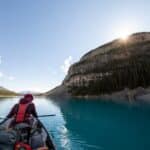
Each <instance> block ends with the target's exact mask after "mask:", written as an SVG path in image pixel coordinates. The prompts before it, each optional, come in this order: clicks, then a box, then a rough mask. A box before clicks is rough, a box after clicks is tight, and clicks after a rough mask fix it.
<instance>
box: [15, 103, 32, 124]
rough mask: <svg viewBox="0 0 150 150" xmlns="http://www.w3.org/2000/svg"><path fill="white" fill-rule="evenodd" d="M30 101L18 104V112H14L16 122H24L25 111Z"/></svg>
mask: <svg viewBox="0 0 150 150" xmlns="http://www.w3.org/2000/svg"><path fill="white" fill-rule="evenodd" d="M30 104H31V103H27V104H21V103H20V104H19V107H18V112H17V114H16V122H17V123H21V122H24V121H25V119H26V116H27V114H26V111H27V109H28V106H29V105H30Z"/></svg>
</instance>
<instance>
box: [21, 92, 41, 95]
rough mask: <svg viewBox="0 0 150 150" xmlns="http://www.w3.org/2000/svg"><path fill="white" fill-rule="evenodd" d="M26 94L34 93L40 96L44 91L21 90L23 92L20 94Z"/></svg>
mask: <svg viewBox="0 0 150 150" xmlns="http://www.w3.org/2000/svg"><path fill="white" fill-rule="evenodd" d="M24 94H32V95H34V96H40V95H41V94H42V93H40V92H36V91H21V92H19V95H24Z"/></svg>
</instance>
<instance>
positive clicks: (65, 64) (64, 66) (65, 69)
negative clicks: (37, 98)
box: [61, 56, 72, 74]
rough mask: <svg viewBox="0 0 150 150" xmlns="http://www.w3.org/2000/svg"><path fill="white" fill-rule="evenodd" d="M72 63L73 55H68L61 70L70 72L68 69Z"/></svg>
mask: <svg viewBox="0 0 150 150" xmlns="http://www.w3.org/2000/svg"><path fill="white" fill-rule="evenodd" d="M71 64H72V56H69V57H67V58H66V59H65V60H64V63H63V65H62V66H61V70H62V71H63V72H64V73H65V74H67V72H68V69H69V67H70V65H71Z"/></svg>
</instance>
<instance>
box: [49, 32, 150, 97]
mask: <svg viewBox="0 0 150 150" xmlns="http://www.w3.org/2000/svg"><path fill="white" fill-rule="evenodd" d="M149 58H150V32H141V33H135V34H132V35H130V36H129V37H128V39H127V40H123V39H116V40H113V41H112V42H109V43H106V44H104V45H102V46H100V47H98V48H96V49H93V50H91V51H89V52H88V53H86V54H85V55H83V56H82V57H81V59H80V60H79V61H78V62H76V63H74V64H73V65H71V66H70V68H69V71H68V74H67V76H66V77H65V79H64V80H63V82H62V86H63V87H65V88H67V93H68V95H70V96H71V97H94V96H96V97H97V96H98V97H101V96H102V95H105V96H106V95H107V96H106V97H108V98H111V97H112V96H113V95H114V93H115V95H116V93H118V92H122V91H124V92H123V94H124V93H126V94H124V95H125V96H124V97H127V95H128V93H130V94H129V95H132V96H131V97H132V98H134V97H135V96H136V95H138V93H139V91H144V90H143V89H145V88H149V85H150V81H149V76H150V71H149V70H150V67H149V66H150V61H149ZM57 89H58V87H57ZM135 89H136V90H135ZM56 91H57V90H55V95H56V96H57V92H56ZM133 91H134V92H133ZM148 91H149V90H145V91H144V92H140V93H147V92H148ZM59 94H60V93H59ZM62 94H63V93H62ZM123 94H121V96H122V95H123ZM50 95H52V92H51V94H49V96H50ZM66 95H67V94H66ZM109 96H110V97H109ZM121 96H120V97H121ZM129 97H130V96H129Z"/></svg>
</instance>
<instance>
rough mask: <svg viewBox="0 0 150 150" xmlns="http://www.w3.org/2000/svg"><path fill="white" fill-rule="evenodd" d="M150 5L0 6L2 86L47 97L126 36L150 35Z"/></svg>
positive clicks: (112, 0)
mask: <svg viewBox="0 0 150 150" xmlns="http://www.w3.org/2000/svg"><path fill="white" fill-rule="evenodd" d="M149 6H150V1H148V0H0V56H1V57H0V85H1V86H4V87H6V88H10V89H12V90H16V91H24V90H34V91H46V90H48V89H51V88H53V87H55V86H56V85H58V84H59V83H61V81H62V80H63V78H64V77H65V74H66V71H67V69H68V67H69V65H70V64H71V63H73V62H76V61H78V60H79V59H80V57H81V56H82V55H83V54H85V53H86V52H88V51H89V50H91V49H94V48H96V47H97V46H100V45H102V44H104V43H106V42H108V41H110V40H113V39H115V38H118V37H120V36H121V34H123V33H124V32H130V33H132V32H141V31H150V20H149V14H150V9H149Z"/></svg>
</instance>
